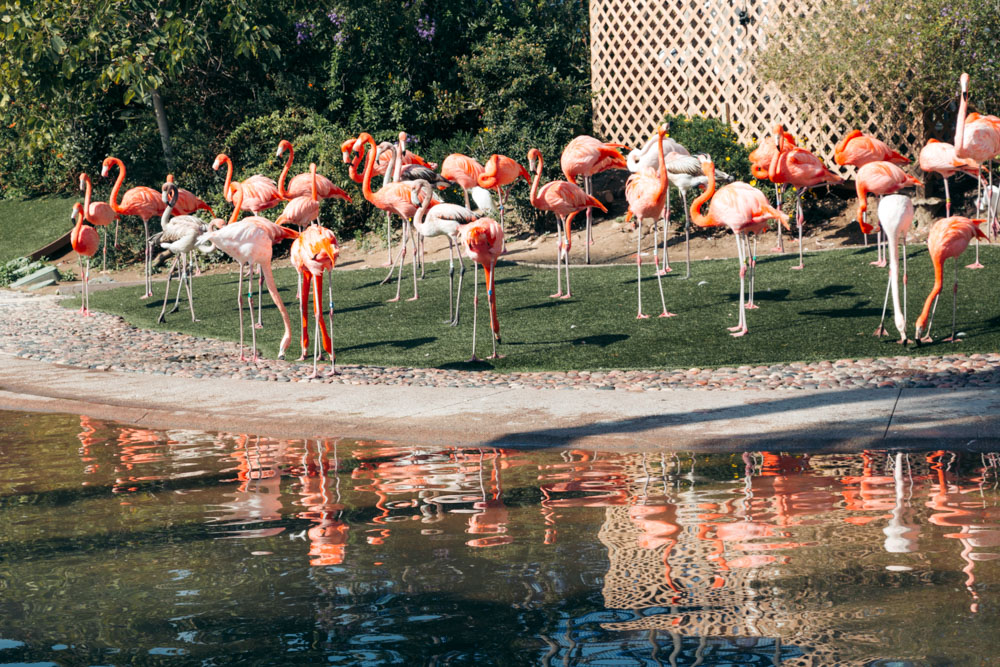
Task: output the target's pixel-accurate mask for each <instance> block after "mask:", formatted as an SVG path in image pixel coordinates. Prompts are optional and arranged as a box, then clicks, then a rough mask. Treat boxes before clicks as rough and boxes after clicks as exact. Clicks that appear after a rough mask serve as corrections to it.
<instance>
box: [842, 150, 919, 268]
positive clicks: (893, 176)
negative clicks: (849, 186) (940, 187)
mask: <svg viewBox="0 0 1000 667" xmlns="http://www.w3.org/2000/svg"><path fill="white" fill-rule="evenodd" d="M911 185H923V183H921V182H920V179H918V178H916V177H915V176H910V175H909V174H907V173H906V172H905V171H903V170H902V169H900V168H899V167H897V166H896V165H894V164H893V163H891V162H886V161H879V162H869V163H868V164H865V165H862V166H861V168H860V169H858V173H857V174H856V175H855V177H854V187H855V189H856V190H857V193H858V224H859V225H861V232H862V233H863V234H871V233H872V231H874V229H875V228H874V227H873V226H871V225H869V224H868V223H867V222H865V214H866V212H867V211H868V193H871V194H874V195H891V194H893V193H896V192H899V191H900V190H902V189H903V188H905V187H909V186H911ZM871 264H872V265H873V266H885V258H879V259H877V260H876V261H874V262H872V263H871Z"/></svg>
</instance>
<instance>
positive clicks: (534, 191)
mask: <svg viewBox="0 0 1000 667" xmlns="http://www.w3.org/2000/svg"><path fill="white" fill-rule="evenodd" d="M535 155H536V156H537V158H538V166H537V167H535V178H534V179H532V181H531V192H530V193H529V195H528V199H529V201H530V202H531V205H532V206H534V207H536V208H539V206H538V205H539V204H541V203H542V202H541V201H539V199H538V184H539V182H540V181H541V180H542V154H541V152H538V153H535Z"/></svg>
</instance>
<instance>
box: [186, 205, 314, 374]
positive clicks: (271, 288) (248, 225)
mask: <svg viewBox="0 0 1000 667" xmlns="http://www.w3.org/2000/svg"><path fill="white" fill-rule="evenodd" d="M242 200H243V186H242V185H238V186H236V192H235V193H234V201H233V215H232V217H231V218H230V219H229V224H227V225H225V226H224V227H222V228H221V229H215V230H212V231H209V232H206V233H205V234H202V235H201V236H199V237H198V240H197V245H198V249H199V250H201V251H202V252H206V253H207V252H211V251H212V249H213V248H217V249H219V250H221V251H222V252H224V253H226V254H227V255H229V256H230V257H232V258H233V259H234V260H236V263H237V264H239V265H240V282H239V287H238V288H237V289H238V291H237V293H236V302H237V304H238V305H239V309H240V361H246V357H245V356H244V355H243V267H244V265H246V267H247V276H248V278H249V277H250V270H251V269H252V267H253V265H254V264H257V265H259V266H260V271H261V273H262V274H263V276H264V280H265V282H266V283H267V291H268V292H269V293H270V294H271V299H272V300H273V301H274V305H276V306H277V307H278V311H279V312H280V313H281V320H282V322H283V323H284V325H285V334H284V335H283V336H282V337H281V342H280V343H279V345H278V358H279V359H284V358H285V350H287V349H288V344H289V343H290V342H291V340H292V331H291V326H292V323H291V320H290V319H289V317H288V309H287V308H285V303H284V302H283V301H282V300H281V295H280V294H278V288H277V286H276V285H275V284H274V274H273V273H272V272H271V254H272V246H273V245H274V244H275V243H278V242H279V241H281V240H283V239H294V238H298V236H299V233H298V232H297V231H295V230H294V229H289V228H287V227H282V226H281V225H276V224H274V223H273V222H271V221H270V220H268V219H267V218H262V217H260V216H251V217H249V218H244V219H242V220H239V221H237V219H238V218H239V215H240V210H241V209H242V207H243V201H242ZM252 294H253V291H252V289H251V290H250V291H248V293H247V298H248V299H249V301H250V321H251V323H252V322H253V296H252ZM250 330H251V333H252V336H253V338H252V345H253V355H252V358H251V361H257V330H256V328H255V327H253V326H251V327H250Z"/></svg>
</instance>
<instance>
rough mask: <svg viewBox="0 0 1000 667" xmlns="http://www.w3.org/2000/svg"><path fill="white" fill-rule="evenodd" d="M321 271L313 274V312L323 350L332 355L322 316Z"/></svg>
mask: <svg viewBox="0 0 1000 667" xmlns="http://www.w3.org/2000/svg"><path fill="white" fill-rule="evenodd" d="M323 273H324V271H320V272H319V275H317V276H314V278H315V283H316V289H315V291H314V292H313V312H314V313H315V315H316V326H317V327H319V329H318V331H319V335H320V336H321V337H322V342H323V350H325V351H326V352H327V354H331V355H332V354H333V351H332V348H331V343H330V334H329V333H328V332H327V330H326V320H325V319H324V318H323ZM319 356H321V357H322V356H323V354H322V352H320V355H319Z"/></svg>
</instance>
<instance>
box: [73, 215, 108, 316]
mask: <svg viewBox="0 0 1000 667" xmlns="http://www.w3.org/2000/svg"><path fill="white" fill-rule="evenodd" d="M83 211H84V207H83V204H81V203H80V202H77V203H75V204H73V212H72V213H71V214H70V216H69V217H70V220H71V221H72V222H73V223H74V226H73V231H72V232H71V233H70V235H69V241H70V244H72V246H73V252H75V253H76V254H77V256H78V258H79V260H80V273H81V274H82V275H83V297H82V301H81V303H80V314H81V315H83V316H84V317H86V316H88V315H90V258H91V257H93V256H94V253H96V252H97V248H98V247H100V245H101V239H100V238H99V237H98V235H97V230H96V229H94V228H93V227H89V226H87V225H85V224H83V219H84V214H83ZM84 257H86V258H87V259H86V261H84V259H83V258H84Z"/></svg>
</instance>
